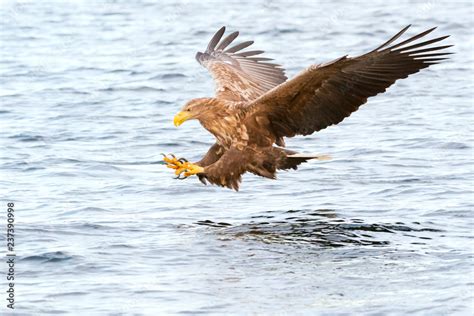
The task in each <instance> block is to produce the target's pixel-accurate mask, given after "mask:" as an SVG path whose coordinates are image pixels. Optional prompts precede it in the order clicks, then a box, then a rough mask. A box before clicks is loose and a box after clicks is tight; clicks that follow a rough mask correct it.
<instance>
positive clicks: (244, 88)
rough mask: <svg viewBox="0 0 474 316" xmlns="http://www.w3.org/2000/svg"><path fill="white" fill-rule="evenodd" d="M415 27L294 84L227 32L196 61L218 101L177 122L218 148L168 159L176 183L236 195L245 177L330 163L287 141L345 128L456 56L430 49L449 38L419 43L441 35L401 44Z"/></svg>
mask: <svg viewBox="0 0 474 316" xmlns="http://www.w3.org/2000/svg"><path fill="white" fill-rule="evenodd" d="M409 27H410V25H408V26H406V27H405V28H403V29H402V30H401V31H400V32H398V33H397V34H395V35H394V36H393V37H392V38H390V39H389V40H388V41H386V42H385V43H383V44H382V45H380V46H378V47H377V48H375V49H373V50H371V51H369V52H368V53H366V54H363V55H360V56H357V57H348V55H345V56H342V57H339V58H337V59H334V60H332V61H329V62H326V63H321V64H314V65H311V66H309V67H308V68H306V69H305V70H303V71H301V72H300V73H299V74H297V75H296V76H295V77H294V78H292V79H290V80H288V78H287V77H286V75H285V70H284V69H283V68H282V67H281V66H280V65H278V64H275V63H272V62H270V61H271V60H272V59H270V58H266V57H262V54H263V53H264V51H262V50H248V49H247V48H248V47H249V46H251V45H252V44H253V43H254V42H253V41H245V42H242V43H239V44H236V45H234V44H233V45H231V44H232V43H234V40H235V39H236V38H237V36H238V35H239V32H233V33H230V34H228V35H227V36H225V37H224V38H223V36H224V33H225V30H226V28H225V27H222V28H221V29H219V30H218V31H217V32H216V33H215V35H214V36H213V37H212V39H211V41H210V42H209V44H208V45H207V48H206V50H205V51H204V52H198V53H197V54H196V59H197V61H198V62H199V63H200V64H201V65H202V66H204V67H205V68H206V69H207V70H208V71H209V72H210V74H211V76H212V78H213V79H214V81H215V96H214V97H206V98H196V99H192V100H190V101H189V102H187V103H186V104H185V105H184V107H183V108H182V109H181V111H180V112H179V113H177V114H176V116H175V117H174V125H175V126H176V127H177V126H180V125H181V124H182V123H183V122H185V121H187V120H191V119H196V120H198V121H199V122H200V123H201V125H202V126H203V127H204V128H205V129H206V130H208V131H209V132H210V133H211V134H213V135H214V136H215V139H216V141H215V144H213V145H212V146H211V148H210V149H209V151H208V152H207V153H206V154H205V155H204V157H203V158H202V159H201V160H199V161H197V162H194V163H192V162H189V161H188V160H186V159H184V158H179V159H178V158H176V156H175V155H172V154H169V155H163V156H164V157H163V160H164V162H165V163H166V165H167V166H168V167H169V168H172V169H174V173H175V175H176V176H177V178H178V179H186V178H188V177H190V176H192V175H196V176H197V177H198V178H199V180H201V182H203V183H204V184H207V183H208V182H209V183H211V184H215V185H218V186H222V187H227V188H230V189H234V190H236V191H238V189H239V185H240V183H241V180H242V175H243V174H244V173H245V172H251V173H253V174H256V175H259V176H262V177H265V178H270V179H275V178H276V172H277V170H288V169H297V167H298V166H299V165H300V164H301V163H303V162H306V161H308V160H311V159H317V160H318V159H320V160H321V159H325V158H326V157H325V156H324V155H314V154H313V155H312V154H302V153H298V152H295V151H293V150H289V149H287V148H285V138H286V137H293V136H296V135H310V134H312V133H314V132H317V131H320V130H322V129H325V128H326V127H329V126H331V125H335V124H338V123H340V122H341V121H342V120H344V119H345V118H346V117H348V116H350V115H351V113H353V112H354V111H356V110H357V109H358V108H359V107H360V106H361V105H362V104H364V103H366V102H367V99H368V98H369V97H372V96H375V95H377V94H379V93H383V92H385V91H386V89H387V88H388V87H390V86H391V85H392V84H394V82H395V81H396V80H398V79H402V78H406V77H408V76H409V75H411V74H414V73H417V72H418V71H420V70H421V69H423V68H427V67H429V66H431V65H434V64H437V63H439V62H440V61H442V60H444V59H447V58H446V56H445V55H448V54H451V53H449V52H446V51H444V49H446V48H448V47H451V46H453V45H443V46H436V45H439V44H436V45H432V44H434V43H438V42H440V41H442V40H444V39H446V38H447V37H449V35H447V36H442V37H437V38H434V39H429V40H425V39H423V40H420V39H422V38H424V37H425V36H426V35H428V34H429V33H431V32H432V31H433V30H435V29H436V27H434V28H431V29H429V30H427V31H424V32H422V33H419V34H418V35H415V36H412V37H409V38H407V39H405V40H403V41H401V40H399V38H400V37H401V36H402V35H403V34H404V33H405V32H406V31H407V30H408V28H409ZM397 40H398V41H397Z"/></svg>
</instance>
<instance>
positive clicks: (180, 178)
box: [175, 173, 188, 180]
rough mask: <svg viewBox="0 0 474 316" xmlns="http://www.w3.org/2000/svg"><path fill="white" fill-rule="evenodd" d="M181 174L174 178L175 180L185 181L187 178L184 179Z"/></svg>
mask: <svg viewBox="0 0 474 316" xmlns="http://www.w3.org/2000/svg"><path fill="white" fill-rule="evenodd" d="M181 175H182V173H180V174H179V175H178V176H177V177H175V179H178V180H184V179H187V178H188V177H185V176H184V175H183V176H181Z"/></svg>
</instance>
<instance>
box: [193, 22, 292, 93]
mask: <svg viewBox="0 0 474 316" xmlns="http://www.w3.org/2000/svg"><path fill="white" fill-rule="evenodd" d="M224 33H225V27H222V28H220V29H219V30H218V31H217V32H216V34H214V36H213V37H212V38H211V41H210V42H209V44H208V45H207V49H206V51H205V52H204V53H201V52H198V53H197V54H196V59H197V61H198V62H199V63H200V64H201V65H203V66H204V67H205V68H207V69H208V70H209V72H210V73H211V75H212V77H213V79H214V81H215V82H216V97H217V98H221V99H226V100H232V101H251V100H255V99H256V98H258V97H259V96H261V95H263V94H264V93H265V92H267V91H269V90H270V89H272V88H274V87H275V86H277V85H279V84H281V83H283V82H285V81H286V79H287V77H286V76H285V71H284V69H283V68H281V66H280V65H277V64H274V63H268V62H267V61H270V60H272V59H271V58H266V57H260V56H258V55H261V54H263V53H264V51H262V50H248V51H243V49H245V48H247V47H249V46H250V45H252V44H253V41H247V42H243V43H240V44H237V45H234V46H232V47H230V48H228V49H226V48H227V47H228V46H229V45H230V44H232V42H233V41H234V40H235V39H236V38H237V37H238V35H239V32H233V33H231V34H229V35H227V36H226V37H225V38H224V39H222V37H223V35H224ZM254 56H258V57H254Z"/></svg>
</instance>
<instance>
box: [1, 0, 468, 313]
mask: <svg viewBox="0 0 474 316" xmlns="http://www.w3.org/2000/svg"><path fill="white" fill-rule="evenodd" d="M473 13H474V10H473V7H472V4H470V3H469V2H466V3H461V2H453V3H451V2H439V1H428V2H423V1H421V2H417V3H415V4H413V3H411V2H408V1H401V2H400V1H397V2H396V3H395V2H392V3H391V4H390V3H389V4H387V3H386V2H384V1H374V2H371V4H370V5H366V4H364V3H362V2H361V3H357V2H350V3H345V4H342V3H340V4H337V5H336V4H334V3H331V2H329V1H328V2H320V3H316V2H315V3H313V2H299V3H297V4H293V5H288V4H285V3H283V2H281V3H277V2H274V1H272V2H269V1H264V2H259V3H257V2H254V1H238V2H237V1H232V2H227V3H226V4H219V5H218V4H216V3H207V4H203V3H200V2H194V1H188V2H186V1H185V2H161V1H160V3H159V4H158V3H154V2H145V1H139V2H138V1H134V2H131V3H128V2H125V1H123V2H122V1H117V2H116V1H103V2H83V1H72V2H70V3H68V4H65V3H60V2H55V3H47V2H43V1H37V2H36V3H17V2H14V1H4V2H2V9H1V19H0V20H1V21H2V22H1V28H0V34H1V45H2V47H1V51H0V54H1V58H0V69H1V86H0V93H1V104H0V107H1V108H0V121H1V124H0V126H1V130H2V133H1V134H0V146H1V148H2V150H1V151H0V168H1V178H0V188H1V195H2V201H4V202H3V203H4V204H5V203H6V202H7V201H14V202H15V204H16V221H17V226H16V228H17V236H16V243H17V249H16V251H17V256H18V262H17V266H16V270H17V278H16V282H17V284H16V307H17V312H20V313H21V312H23V313H24V314H25V315H38V314H42V313H68V312H69V313H71V314H81V315H86V314H87V315H94V314H99V315H103V314H113V315H117V314H120V313H123V314H127V315H128V314H137V315H139V314H148V315H155V314H173V313H182V314H197V313H204V314H207V313H215V314H268V315H275V314H294V313H298V314H331V315H332V314H337V313H340V314H374V315H375V314H389V313H392V314H406V313H419V314H426V315H434V314H470V313H471V312H472V307H473V306H472V300H473V295H472V291H473V287H472V277H473V269H472V250H473V244H472V237H473V234H472V224H473V220H472V216H471V211H472V208H473V207H472V206H473V192H472V186H473V179H474V177H473V165H472V158H473V150H472V146H473V144H474V142H473V128H472V126H474V124H473V123H474V122H473V107H472V106H473V101H472V96H471V94H472V92H473V81H474V80H473V72H472V70H473V55H474V54H473V36H472V35H473V34H472V33H473V19H472V16H473ZM410 23H412V24H413V28H412V29H411V30H410V34H414V33H415V32H420V31H423V30H425V29H427V28H430V27H432V26H439V29H438V30H437V31H436V32H435V35H438V36H441V35H445V34H451V35H452V37H451V38H450V39H449V40H448V41H449V43H451V44H455V45H456V46H455V47H453V48H452V49H451V51H453V52H455V53H456V54H455V55H453V57H452V59H451V60H450V61H448V62H445V63H443V64H441V65H438V66H435V67H432V68H430V69H428V70H426V71H423V72H422V73H420V74H416V75H414V76H413V77H411V78H409V79H408V80H404V81H401V82H399V83H397V84H396V85H395V86H394V87H392V88H391V89H390V90H389V91H388V92H387V93H385V94H384V95H381V96H378V97H376V98H374V99H372V100H370V102H369V103H368V104H367V105H365V106H363V107H362V108H361V109H360V110H359V111H358V112H357V113H354V114H353V115H352V116H351V117H350V118H349V119H347V120H345V121H344V122H343V123H342V124H340V125H338V126H336V127H331V128H329V129H327V130H324V131H322V132H320V133H317V134H314V135H312V136H309V137H305V138H303V137H298V138H295V139H291V140H288V141H287V145H288V148H291V149H296V150H298V151H304V152H320V153H327V154H330V155H332V156H333V160H331V161H327V162H312V163H309V164H306V165H304V166H303V167H302V168H301V169H300V170H299V171H297V172H282V173H280V175H279V179H278V180H277V181H271V180H268V179H263V178H258V177H255V176H252V175H246V176H245V177H244V182H243V185H242V188H241V191H240V192H238V193H236V192H233V191H230V190H226V189H222V188H217V187H212V186H203V185H201V184H200V183H199V182H198V181H197V179H188V180H186V181H177V180H174V179H173V178H172V175H171V173H170V170H169V169H166V168H164V166H163V165H161V164H160V163H159V161H160V159H161V157H160V155H159V153H161V152H165V153H175V154H177V155H179V156H182V157H186V158H188V159H190V160H195V159H198V158H199V157H200V156H201V155H202V154H203V153H204V152H205V151H206V150H207V148H208V147H209V146H210V145H211V144H212V136H211V135H209V134H208V133H207V132H205V131H204V130H203V129H202V128H201V127H200V126H199V125H198V124H197V123H196V122H190V123H189V124H188V123H186V124H185V125H183V126H182V127H180V128H179V129H176V128H174V127H173V126H172V116H173V114H174V113H175V112H176V111H177V110H178V109H179V108H180V107H181V106H182V104H184V102H185V101H186V100H188V99H190V98H192V97H198V96H206V95H212V92H213V85H212V81H211V79H210V77H209V75H208V74H207V73H206V71H205V70H204V69H203V68H201V67H200V66H199V65H198V64H197V63H196V62H195V60H194V54H195V52H196V51H197V50H202V49H204V48H205V46H206V45H207V41H208V39H209V38H210V36H211V35H212V33H213V32H214V31H215V30H216V29H217V28H219V27H220V26H222V25H227V26H228V27H229V29H231V30H240V31H241V34H242V39H245V40H248V39H255V40H256V42H257V45H256V47H258V48H263V49H266V50H267V51H268V54H269V55H270V56H271V57H274V58H275V59H276V60H277V61H278V62H279V63H282V64H283V65H285V66H286V68H287V72H288V74H289V75H290V76H292V75H294V74H295V73H296V72H297V71H299V70H300V69H302V68H303V67H306V66H308V65H310V64H312V63H317V62H323V61H327V60H329V59H331V58H335V57H338V56H341V55H344V54H346V53H350V54H351V55H355V54H359V53H363V52H365V51H367V50H369V49H372V48H374V47H376V46H377V45H379V44H380V43H382V42H383V41H384V40H386V39H387V38H388V37H389V36H390V35H392V34H394V33H396V32H397V31H398V30H399V29H401V28H402V27H403V26H405V25H407V24H410ZM4 208H5V209H6V206H4ZM5 212H6V211H5ZM2 219H3V220H5V213H4V212H2ZM2 227H4V226H3V224H2ZM2 240H3V241H5V237H4V235H3V233H2ZM1 249H2V252H3V251H4V246H2V247H1ZM1 269H3V270H2V271H5V270H6V267H5V265H4V266H3V267H2V268H1ZM2 274H3V272H2ZM4 279H5V278H4V277H2V280H3V281H2V283H1V284H2V287H3V289H2V290H1V291H0V292H1V293H4V290H5V289H6V288H5V287H6V285H5V284H4ZM2 295H4V294H2ZM2 295H0V296H1V301H2V302H3V303H2V306H1V307H0V310H1V312H0V313H1V314H3V313H4V312H5V311H6V308H5V306H3V305H4V304H5V301H4V297H3V296H2Z"/></svg>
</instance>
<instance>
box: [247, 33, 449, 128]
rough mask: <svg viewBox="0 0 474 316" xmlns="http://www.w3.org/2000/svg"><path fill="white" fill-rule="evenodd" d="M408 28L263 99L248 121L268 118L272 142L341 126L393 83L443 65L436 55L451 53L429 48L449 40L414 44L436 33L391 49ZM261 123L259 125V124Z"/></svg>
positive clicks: (310, 72) (306, 73)
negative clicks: (366, 50)
mask: <svg viewBox="0 0 474 316" xmlns="http://www.w3.org/2000/svg"><path fill="white" fill-rule="evenodd" d="M408 27H409V26H407V27H405V28H404V29H403V30H401V31H400V32H399V33H398V34H396V35H395V36H394V37H392V38H391V39H390V40H389V41H387V42H386V43H384V44H383V45H381V46H379V47H377V48H376V49H374V50H373V51H371V52H369V53H367V54H364V55H362V56H359V57H355V58H348V57H346V56H344V57H341V58H339V59H336V60H334V61H332V62H329V63H326V64H321V65H314V66H311V67H309V68H308V69H306V70H304V71H303V72H302V73H300V74H299V75H298V76H296V77H295V78H293V79H291V80H289V81H287V82H285V83H284V84H282V85H280V86H279V87H277V88H275V89H273V90H272V91H270V92H268V93H266V94H265V95H263V96H262V97H260V98H259V99H257V100H255V101H254V102H253V104H251V105H250V107H249V111H248V115H249V116H254V119H257V120H256V121H258V117H259V116H264V117H266V118H267V119H268V120H267V121H270V122H271V123H270V124H271V126H270V129H271V131H272V132H273V133H274V134H275V136H276V137H283V136H286V137H292V136H295V135H297V134H300V135H309V134H312V133H313V132H315V131H319V130H321V129H324V128H326V127H328V126H330V125H333V124H337V123H339V122H341V121H342V120H343V119H344V118H346V117H348V116H349V115H350V114H351V113H352V112H354V111H356V110H357V109H358V108H359V106H360V105H362V104H364V103H365V102H367V98H369V97H371V96H375V95H376V94H379V93H382V92H384V91H385V90H386V89H387V88H388V87H390V86H391V85H392V84H393V83H394V82H395V81H396V80H397V79H401V78H406V77H408V75H410V74H414V73H416V72H418V71H419V70H420V69H423V68H426V67H428V66H430V65H433V64H436V63H438V62H439V61H441V60H443V59H446V58H440V56H443V55H447V54H449V53H442V52H439V51H440V50H442V49H445V48H447V47H450V46H452V45H448V46H437V47H427V46H428V45H430V44H433V43H436V42H439V41H441V40H443V39H445V38H446V37H448V36H443V37H438V38H435V39H432V40H428V41H424V42H419V43H416V44H415V43H413V42H414V41H415V40H417V39H419V38H422V37H423V36H425V35H427V34H428V33H430V32H432V31H433V30H434V29H435V28H432V29H429V30H427V31H425V32H423V33H420V34H418V35H416V36H413V37H411V38H409V39H407V40H405V41H403V42H400V43H398V44H394V45H392V46H389V45H390V44H392V43H393V42H394V41H396V40H397V39H398V38H399V37H400V36H401V35H402V34H403V33H404V32H405V31H406V30H407V29H408ZM261 121H263V120H261Z"/></svg>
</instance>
